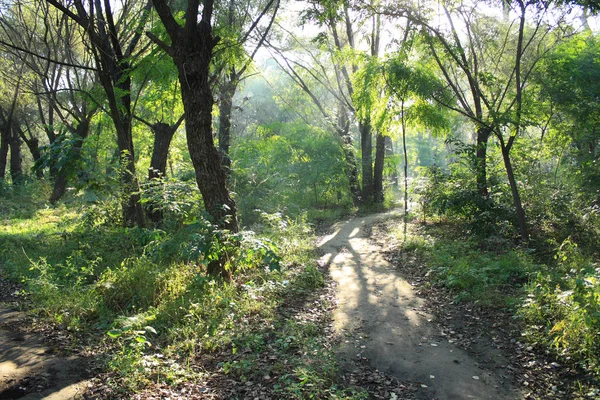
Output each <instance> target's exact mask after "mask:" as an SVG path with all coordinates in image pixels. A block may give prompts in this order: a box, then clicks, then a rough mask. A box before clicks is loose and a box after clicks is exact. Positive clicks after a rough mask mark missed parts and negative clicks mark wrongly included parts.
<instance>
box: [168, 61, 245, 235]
mask: <svg viewBox="0 0 600 400" xmlns="http://www.w3.org/2000/svg"><path fill="white" fill-rule="evenodd" d="M194 61H195V60H194V59H191V60H188V61H187V62H181V63H178V67H179V80H180V83H181V95H182V100H183V106H184V109H185V116H186V118H185V129H186V136H187V143H188V149H189V151H190V156H191V159H192V164H193V165H194V170H195V171H196V182H197V183H198V188H199V189H200V192H201V193H202V199H203V201H204V207H205V209H206V211H207V212H208V213H209V214H210V215H211V216H212V217H213V219H214V223H216V224H217V225H219V226H220V227H221V228H225V229H228V230H230V231H232V232H237V230H238V226H237V220H236V208H235V203H234V201H233V199H232V198H231V197H230V196H229V191H228V190H227V185H226V178H225V173H224V172H223V170H222V168H221V157H220V154H219V152H218V151H217V149H216V147H215V144H214V141H213V135H212V106H213V96H212V91H211V88H210V86H209V84H208V64H207V65H206V68H201V65H200V66H199V65H195V64H199V63H198V62H197V61H196V62H194Z"/></svg>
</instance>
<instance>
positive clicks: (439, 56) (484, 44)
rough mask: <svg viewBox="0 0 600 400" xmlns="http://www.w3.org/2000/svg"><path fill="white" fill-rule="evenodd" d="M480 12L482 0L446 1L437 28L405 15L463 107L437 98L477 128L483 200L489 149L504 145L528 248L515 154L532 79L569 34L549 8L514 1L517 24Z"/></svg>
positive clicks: (414, 14) (478, 175) (419, 15)
mask: <svg viewBox="0 0 600 400" xmlns="http://www.w3.org/2000/svg"><path fill="white" fill-rule="evenodd" d="M479 6H480V3H479V2H478V1H474V2H471V3H463V4H461V5H460V6H455V5H453V4H451V3H446V2H443V3H441V4H440V9H441V10H442V11H441V15H439V16H438V19H437V21H439V20H442V18H443V19H444V20H445V23H444V24H443V25H442V24H439V23H434V22H432V21H436V19H435V18H429V19H428V18H427V17H426V16H425V15H424V14H423V13H422V12H421V10H415V11H405V12H401V13H400V15H402V17H405V18H409V19H411V20H412V21H413V22H414V23H415V24H417V25H419V26H421V27H422V28H423V32H424V34H425V40H426V43H427V44H428V47H429V50H430V54H431V56H432V57H433V59H434V61H435V63H436V64H437V66H438V69H439V71H440V73H441V75H442V76H443V77H444V79H445V81H446V83H447V85H448V87H449V88H450V90H451V91H452V92H453V94H454V97H455V98H456V105H455V104H449V103H448V102H447V101H446V100H445V99H442V98H440V97H438V96H434V98H435V99H436V100H437V101H438V102H440V104H442V105H444V106H446V107H447V108H449V109H452V110H454V111H456V112H458V113H460V114H461V115H463V116H465V117H467V118H468V119H470V120H471V121H472V123H473V124H474V125H475V128H476V133H477V135H476V136H477V139H476V157H475V160H476V162H475V170H476V172H475V175H476V181H477V187H478V190H479V192H480V194H481V195H483V196H487V193H488V184H487V179H486V158H487V156H486V150H487V143H488V140H489V138H490V136H491V135H493V136H494V137H495V138H496V139H497V140H498V142H499V144H500V147H501V151H502V158H503V161H504V166H505V169H506V176H507V180H508V182H509V185H510V188H511V194H512V197H513V203H514V207H515V212H516V215H517V222H518V227H519V232H520V235H521V239H522V240H523V241H525V242H527V241H528V239H529V233H528V229H527V223H526V217H525V211H524V209H523V204H522V201H521V198H520V193H519V188H518V185H517V181H516V178H515V173H514V168H513V165H512V161H511V157H510V153H511V150H512V149H513V146H514V144H515V142H516V139H517V138H518V137H519V136H521V134H522V133H523V131H524V128H525V126H526V123H525V119H524V118H523V113H524V109H523V104H524V103H523V101H524V100H523V99H524V92H525V90H526V88H527V83H528V79H529V77H530V76H531V74H532V72H533V71H534V70H535V68H536V66H537V64H538V61H539V60H540V58H541V57H542V56H543V55H544V53H545V52H547V51H548V48H550V47H551V46H553V45H554V44H555V43H556V42H557V40H559V39H560V32H561V30H560V29H555V28H556V27H557V25H556V24H555V23H551V22H550V21H549V19H548V18H546V17H547V16H548V9H547V8H546V7H545V6H544V5H540V7H537V5H536V3H535V2H529V3H525V2H523V1H521V0H517V1H516V2H513V5H512V7H513V8H512V13H511V15H512V16H513V18H514V19H513V20H512V21H509V23H503V22H502V21H501V20H499V19H497V18H495V17H492V16H486V15H483V14H482V13H480V12H479V11H478V9H479ZM533 10H535V11H534V12H531V14H529V13H528V11H533ZM558 15H559V16H560V13H558ZM559 21H560V18H559ZM559 24H560V22H559ZM434 95H435V93H434Z"/></svg>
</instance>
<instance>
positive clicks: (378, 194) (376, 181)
mask: <svg viewBox="0 0 600 400" xmlns="http://www.w3.org/2000/svg"><path fill="white" fill-rule="evenodd" d="M384 163H385V136H383V135H382V134H380V133H377V136H376V139H375V167H374V169H373V198H374V200H375V203H383V195H384V193H383V166H384Z"/></svg>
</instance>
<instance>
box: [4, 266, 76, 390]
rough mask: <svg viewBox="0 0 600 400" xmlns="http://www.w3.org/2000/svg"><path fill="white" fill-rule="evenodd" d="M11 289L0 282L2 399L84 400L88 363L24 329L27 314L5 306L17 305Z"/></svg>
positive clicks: (37, 334)
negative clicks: (64, 353) (66, 353)
mask: <svg viewBox="0 0 600 400" xmlns="http://www.w3.org/2000/svg"><path fill="white" fill-rule="evenodd" d="M9 286H10V284H8V283H7V282H6V281H3V280H2V279H1V278H0V291H1V292H0V399H21V400H33V399H48V400H70V399H81V398H83V392H84V391H85V390H86V389H87V386H88V385H87V381H86V380H85V378H86V377H87V371H86V363H85V361H84V360H82V359H80V358H78V357H75V356H66V355H63V354H62V350H64V349H61V348H57V347H56V346H49V345H48V344H46V342H45V336H44V335H42V334H40V333H35V332H29V329H25V328H26V321H27V316H26V314H25V313H24V312H22V311H17V310H15V309H14V307H11V305H10V304H8V303H6V302H7V301H10V302H11V303H15V301H14V300H15V299H14V298H12V296H11V295H10V293H9V290H8V288H9Z"/></svg>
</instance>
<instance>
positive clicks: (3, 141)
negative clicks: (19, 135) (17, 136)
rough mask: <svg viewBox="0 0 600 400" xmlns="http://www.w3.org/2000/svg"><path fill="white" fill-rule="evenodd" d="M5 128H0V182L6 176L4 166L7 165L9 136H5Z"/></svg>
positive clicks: (3, 126)
mask: <svg viewBox="0 0 600 400" xmlns="http://www.w3.org/2000/svg"><path fill="white" fill-rule="evenodd" d="M5 128H6V126H5V125H2V126H0V180H4V178H5V176H6V165H7V163H8V148H9V147H10V146H9V143H10V136H9V135H7V134H6V129H5Z"/></svg>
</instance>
